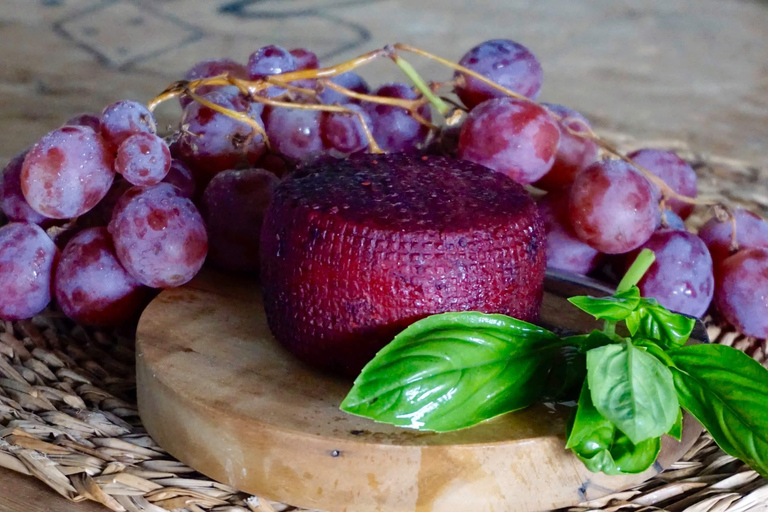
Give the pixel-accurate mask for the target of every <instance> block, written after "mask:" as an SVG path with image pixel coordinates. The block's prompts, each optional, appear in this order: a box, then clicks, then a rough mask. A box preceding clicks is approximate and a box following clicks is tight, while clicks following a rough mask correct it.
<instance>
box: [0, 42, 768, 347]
mask: <svg viewBox="0 0 768 512" xmlns="http://www.w3.org/2000/svg"><path fill="white" fill-rule="evenodd" d="M403 52H410V53H415V54H417V55H421V56H425V57H428V58H432V59H433V60H437V61H438V62H441V63H442V64H445V65H447V66H449V67H451V68H453V69H454V74H453V77H452V78H450V79H449V80H446V81H444V82H432V83H429V84H427V83H426V82H425V81H424V80H423V79H421V77H420V76H418V74H416V72H415V70H413V68H412V67H411V66H410V64H408V63H407V62H405V61H404V59H403V58H402V55H401V53H403ZM377 58H389V59H391V60H393V61H394V62H395V63H397V65H398V66H399V67H400V68H401V69H402V70H403V71H404V72H405V74H406V75H407V76H408V78H410V79H411V81H412V82H413V83H414V86H410V85H407V84H406V83H401V82H392V83H386V84H382V85H380V86H378V87H376V88H373V89H372V88H371V87H369V85H368V84H367V83H366V81H365V80H364V79H363V78H362V77H361V76H360V75H359V74H357V73H356V72H355V71H354V70H356V69H357V68H359V67H360V66H362V65H364V64H367V63H368V62H371V61H372V60H375V59H377ZM542 80H543V74H542V68H541V65H540V63H539V61H538V60H537V58H536V57H535V56H534V54H533V53H532V52H531V51H530V50H529V49H527V48H526V47H524V46H523V45H521V44H518V43H516V42H513V41H509V40H502V39H496V40H490V41H486V42H484V43H481V44H479V45H478V46H476V47H474V48H472V49H471V50H470V51H469V52H467V53H466V55H464V56H463V57H462V59H461V60H460V61H459V62H458V64H455V63H451V62H448V61H445V60H443V59H440V58H439V57H436V56H434V55H431V54H429V53H427V52H424V51H423V50H419V49H416V48H412V47H409V46H405V45H394V46H389V47H386V48H384V49H381V50H377V51H374V52H371V53H369V54H365V55H362V56H360V57H357V58H356V59H352V60H350V61H348V62H346V63H342V64H339V65H337V66H334V67H329V68H322V67H321V65H320V62H319V60H318V58H317V56H316V55H315V54H314V53H313V52H311V51H309V50H307V49H303V48H298V49H293V50H287V49H285V48H281V47H279V46H265V47H263V48H260V49H258V50H257V51H255V52H254V53H253V54H252V55H251V56H250V57H249V59H248V61H247V63H239V62H235V61H233V60H230V59H213V60H206V61H203V62H200V63H198V64H196V65H195V66H193V67H192V68H191V69H190V70H189V71H188V72H187V74H186V75H185V76H184V79H183V80H182V81H180V82H177V83H175V84H173V85H172V86H171V87H169V88H168V89H167V90H166V91H165V92H164V93H163V94H161V95H160V96H158V97H157V98H155V99H154V100H153V101H152V102H151V103H150V104H149V108H148V107H145V106H144V105H142V104H140V103H137V102H134V101H119V102H117V103H114V104H112V105H110V106H108V107H107V108H105V109H104V111H103V112H102V114H101V115H93V114H83V115H80V116H77V117H74V118H72V119H71V120H69V121H68V122H67V123H66V124H65V125H64V126H63V127H61V128H58V129H56V130H54V131H52V132H50V133H49V134H47V135H45V136H44V137H42V138H41V139H40V140H39V141H38V142H37V143H36V144H35V145H34V146H32V147H31V148H29V149H28V150H26V151H24V152H22V153H21V154H20V155H18V156H17V157H15V158H14V159H12V160H11V162H10V163H9V164H8V165H7V166H6V168H5V170H4V172H3V173H2V175H1V176H0V208H1V209H2V211H3V212H4V213H5V215H6V216H7V218H8V222H9V223H8V224H7V225H5V226H4V227H2V228H0V282H2V283H3V284H5V285H6V287H5V289H6V290H7V293H5V294H4V295H3V296H2V297H0V318H3V319H18V318H27V317H30V316H32V315H34V314H36V313H38V312H39V311H41V310H42V309H43V308H45V307H46V305H47V304H48V303H49V302H50V301H51V299H52V298H55V301H56V303H57V304H58V307H59V308H60V309H61V310H62V311H63V312H64V313H65V314H67V315H68V316H70V317H71V318H73V319H75V320H77V321H80V322H83V323H89V324H95V325H116V324H119V323H121V322H125V321H126V320H128V319H130V318H135V316H136V314H137V313H138V312H139V311H140V310H141V309H142V307H143V306H144V305H145V304H146V301H147V298H148V297H150V296H151V293H149V290H150V289H151V288H168V287H173V286H179V285H181V284H183V283H185V282H187V281H189V280H190V279H191V278H192V277H193V276H194V275H195V274H196V273H197V272H198V270H199V269H200V268H201V266H202V265H203V262H204V261H205V260H206V257H207V261H208V262H209V263H210V264H212V265H215V266H217V267H219V268H222V269H224V270H227V271H231V272H250V273H255V272H258V261H259V233H260V229H261V224H262V219H263V215H264V211H265V209H266V207H267V205H268V204H269V202H270V200H271V197H272V193H273V190H274V188H275V187H276V186H277V185H278V183H279V180H280V179H281V177H282V176H284V175H285V174H286V173H288V172H292V171H293V170H294V169H296V168H300V167H301V166H302V165H304V164H306V163H307V162H311V161H314V160H317V159H326V158H346V157H348V156H349V155H352V154H355V153H359V152H374V153H378V152H401V151H406V152H422V153H424V154H429V153H433V154H434V153H436V152H437V153H440V154H448V155H450V156H454V157H457V158H462V159H466V160H470V161H473V162H475V163H478V164H481V165H484V166H486V167H488V168H489V169H491V170H492V171H494V172H500V173H503V174H505V175H507V176H509V177H510V178H512V179H514V180H516V181H517V182H519V183H521V184H524V185H527V186H529V187H530V188H531V189H532V191H533V192H535V193H536V194H538V195H539V196H540V199H539V209H540V213H541V215H542V217H543V219H544V222H545V225H546V227H547V260H548V265H549V267H551V268H554V269H558V270H562V271H567V272H572V273H577V274H594V275H599V276H602V277H605V276H608V275H610V274H611V270H612V269H613V271H614V272H615V273H622V271H623V270H624V267H626V266H628V265H629V264H630V263H631V262H632V260H633V258H634V255H635V254H636V253H637V252H638V251H640V250H641V249H643V248H650V249H652V250H654V252H655V253H656V261H655V263H654V264H653V266H652V267H651V269H650V270H649V271H648V273H647V274H646V275H645V277H644V278H643V280H642V281H641V282H640V284H639V286H640V288H641V291H642V293H643V294H644V295H646V296H649V297H654V298H656V299H657V300H658V301H659V302H660V303H661V304H662V305H664V306H665V307H668V308H669V309H672V310H675V311H678V312H682V313H686V314H690V315H694V316H702V315H704V314H705V313H706V312H707V311H708V310H709V308H710V304H711V303H712V302H713V301H714V305H715V306H716V309H717V311H718V312H719V313H720V315H721V316H722V318H724V319H725V320H727V321H728V322H730V323H731V324H733V325H734V326H736V327H737V328H739V329H740V330H741V331H742V332H744V333H745V334H748V335H751V336H756V337H760V338H766V337H768V299H766V297H768V224H766V223H765V222H764V221H763V220H762V219H760V218H759V217H757V216H755V215H754V214H751V213H749V212H747V211H744V210H734V211H732V212H730V214H727V213H723V212H722V211H721V212H720V215H718V216H717V217H716V218H713V219H712V220H710V221H709V222H708V223H707V224H706V225H705V226H704V227H703V228H702V229H701V230H700V231H699V233H698V235H697V234H694V233H692V232H690V231H688V230H687V228H686V226H685V223H684V221H685V219H686V218H687V217H688V216H689V215H690V214H691V212H692V210H693V208H694V206H695V205H696V204H699V203H702V201H700V200H697V199H696V196H697V184H696V173H695V171H694V170H693V169H692V168H691V166H690V165H688V164H687V163H686V162H685V161H684V160H682V159H680V158H679V157H678V156H677V155H676V154H675V153H673V152H671V151H665V150H660V149H652V148H649V149H642V150H639V151H636V152H634V153H632V154H629V155H621V154H619V153H618V152H616V151H615V150H613V149H612V148H611V147H610V146H609V145H608V144H606V143H605V142H604V141H602V140H601V139H599V138H598V137H597V136H596V135H595V134H594V132H593V131H592V129H591V126H590V124H589V121H588V120H587V119H586V118H585V117H584V116H582V115H581V114H580V113H579V112H577V111H575V110H573V109H571V108H568V107H565V106H561V105H555V104H548V103H538V102H537V101H536V99H537V97H538V95H539V92H540V90H541V86H542ZM446 88H448V89H449V91H448V93H452V95H451V96H450V97H446V96H440V95H439V94H440V93H439V91H441V90H442V89H446ZM170 98H178V100H179V104H180V108H181V109H182V113H181V117H180V123H179V127H178V130H176V131H175V132H174V133H171V134H168V135H167V137H166V138H165V139H163V138H161V137H159V136H158V135H157V133H156V122H155V119H154V116H153V114H152V112H151V110H153V109H154V108H155V107H156V106H157V105H158V104H160V103H162V102H163V101H165V100H168V99H170ZM435 113H437V114H439V115H442V117H444V118H445V119H446V122H445V123H444V124H443V125H442V126H441V125H440V124H439V123H433V117H434V115H435ZM542 192H546V193H544V194H543V195H542ZM734 229H735V231H734ZM52 238H53V239H52Z"/></svg>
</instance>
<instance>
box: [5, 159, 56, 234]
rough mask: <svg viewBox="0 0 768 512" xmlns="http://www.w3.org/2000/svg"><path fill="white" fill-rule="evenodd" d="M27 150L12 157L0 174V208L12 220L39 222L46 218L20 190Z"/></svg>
mask: <svg viewBox="0 0 768 512" xmlns="http://www.w3.org/2000/svg"><path fill="white" fill-rule="evenodd" d="M28 152H29V150H26V151H24V152H23V153H20V154H18V155H16V156H15V157H13V158H12V159H11V161H10V162H8V165H6V166H5V169H3V173H2V174H0V209H2V211H3V213H5V215H6V216H7V217H8V218H9V219H10V220H11V221H14V222H31V223H32V224H41V223H43V222H44V221H46V220H47V219H48V217H45V216H43V215H40V214H39V213H38V212H36V211H35V210H34V209H33V208H32V207H31V206H29V203H27V200H26V199H24V194H23V193H22V191H21V167H22V165H23V164H24V158H25V157H26V156H27V153H28Z"/></svg>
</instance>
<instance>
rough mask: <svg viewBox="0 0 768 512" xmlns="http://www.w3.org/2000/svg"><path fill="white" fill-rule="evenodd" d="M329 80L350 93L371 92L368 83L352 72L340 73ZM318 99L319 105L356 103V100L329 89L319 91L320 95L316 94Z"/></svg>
mask: <svg viewBox="0 0 768 512" xmlns="http://www.w3.org/2000/svg"><path fill="white" fill-rule="evenodd" d="M330 80H331V82H333V83H335V84H338V85H340V86H342V87H344V88H346V89H349V90H350V91H354V92H358V93H360V94H369V93H370V92H371V88H370V87H368V83H366V81H365V80H363V77H361V76H360V75H358V74H357V73H355V72H354V71H347V72H346V73H342V74H340V75H337V76H334V77H333V78H331V79H330ZM318 98H320V102H321V103H324V104H326V105H333V104H338V105H343V104H345V103H357V102H358V100H355V99H352V98H350V97H349V96H347V95H345V94H342V93H340V92H338V91H334V90H333V89H331V88H330V87H326V88H324V89H323V90H322V91H320V94H318Z"/></svg>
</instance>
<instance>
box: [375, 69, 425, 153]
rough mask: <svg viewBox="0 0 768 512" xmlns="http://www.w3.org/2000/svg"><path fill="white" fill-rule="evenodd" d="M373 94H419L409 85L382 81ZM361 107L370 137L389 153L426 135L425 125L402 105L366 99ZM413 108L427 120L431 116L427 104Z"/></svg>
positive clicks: (419, 141)
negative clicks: (395, 105)
mask: <svg viewBox="0 0 768 512" xmlns="http://www.w3.org/2000/svg"><path fill="white" fill-rule="evenodd" d="M373 94H375V95H376V96H384V97H386V98H399V99H405V100H415V99H418V98H419V97H420V96H419V95H418V94H417V93H415V92H414V91H413V89H411V88H410V87H408V86H407V85H405V84H400V83H392V84H385V85H382V86H381V87H379V88H378V89H376V91H374V93H373ZM363 109H364V110H365V111H366V112H367V113H368V115H369V116H370V118H371V122H372V126H373V138H374V139H375V140H376V142H377V143H378V144H379V146H380V147H381V149H383V150H384V151H387V152H390V153H393V152H398V151H408V150H412V149H415V148H416V147H417V146H419V145H420V144H422V143H424V142H425V141H426V139H427V136H428V135H429V128H428V127H427V126H424V125H423V124H421V123H420V122H418V121H417V120H416V119H414V118H413V116H411V114H410V113H409V112H408V110H406V109H404V108H401V107H394V106H391V105H382V104H379V103H372V102H366V103H364V104H363ZM417 112H418V114H419V115H420V116H421V117H423V118H424V119H425V120H427V121H430V120H431V119H432V114H431V112H430V110H429V107H428V106H427V105H423V106H421V107H419V109H418V110H417Z"/></svg>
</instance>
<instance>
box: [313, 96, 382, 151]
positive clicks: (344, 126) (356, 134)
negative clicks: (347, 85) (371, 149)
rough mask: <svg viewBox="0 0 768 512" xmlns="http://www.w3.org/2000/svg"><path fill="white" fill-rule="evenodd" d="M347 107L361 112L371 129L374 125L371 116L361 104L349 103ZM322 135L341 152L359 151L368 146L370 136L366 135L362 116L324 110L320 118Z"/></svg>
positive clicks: (330, 145) (332, 146)
mask: <svg viewBox="0 0 768 512" xmlns="http://www.w3.org/2000/svg"><path fill="white" fill-rule="evenodd" d="M345 107H346V108H348V109H350V110H353V111H354V112H357V113H358V114H360V115H361V116H362V117H363V119H364V120H365V123H366V126H368V129H369V130H370V129H371V127H372V126H373V124H372V122H371V118H370V117H369V116H368V114H367V113H366V112H365V110H363V108H362V107H361V106H359V105H355V104H354V103H348V104H346V105H345ZM320 135H321V137H322V139H323V141H325V144H326V145H327V146H328V147H330V148H333V149H335V150H336V151H339V152H341V153H347V154H350V153H357V152H358V151H364V150H365V149H366V148H367V147H368V137H367V136H366V135H365V130H364V129H363V124H362V122H361V121H360V118H359V117H358V116H356V115H352V114H343V113H339V112H323V115H322V117H321V120H320Z"/></svg>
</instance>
